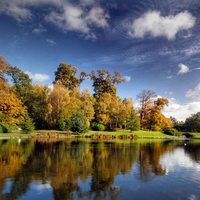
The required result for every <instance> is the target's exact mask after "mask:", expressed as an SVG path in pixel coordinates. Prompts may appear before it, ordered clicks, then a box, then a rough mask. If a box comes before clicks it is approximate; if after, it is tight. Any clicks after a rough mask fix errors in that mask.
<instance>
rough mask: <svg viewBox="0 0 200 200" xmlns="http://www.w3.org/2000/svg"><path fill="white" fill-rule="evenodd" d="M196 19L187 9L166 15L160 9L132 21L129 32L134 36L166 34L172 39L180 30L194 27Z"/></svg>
mask: <svg viewBox="0 0 200 200" xmlns="http://www.w3.org/2000/svg"><path fill="white" fill-rule="evenodd" d="M195 21H196V18H195V17H193V16H192V15H191V14H190V13H189V12H187V11H185V12H181V13H179V14H177V15H175V16H173V15H169V16H165V17H164V16H161V14H160V12H158V11H149V12H147V13H145V14H144V15H143V16H142V17H140V18H138V19H136V20H135V21H134V22H133V23H132V25H131V26H130V27H129V31H128V34H129V35H130V36H131V37H133V38H134V37H138V38H143V37H144V36H145V35H146V34H151V35H152V36H153V37H158V36H164V37H166V38H167V39H168V40H172V39H174V38H175V36H176V34H177V33H178V32H179V31H181V30H188V29H190V28H192V27H193V26H194V24H195Z"/></svg>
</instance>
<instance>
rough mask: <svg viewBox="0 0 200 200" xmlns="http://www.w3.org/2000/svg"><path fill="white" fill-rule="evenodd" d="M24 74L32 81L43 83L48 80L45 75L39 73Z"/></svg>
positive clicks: (47, 76) (48, 77)
mask: <svg viewBox="0 0 200 200" xmlns="http://www.w3.org/2000/svg"><path fill="white" fill-rule="evenodd" d="M25 73H26V74H28V75H29V77H30V78H31V79H32V80H33V81H38V82H43V81H47V80H49V79H50V76H49V75H47V74H39V73H35V74H33V73H31V72H29V71H26V72H25Z"/></svg>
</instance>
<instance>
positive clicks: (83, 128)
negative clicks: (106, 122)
mask: <svg viewBox="0 0 200 200" xmlns="http://www.w3.org/2000/svg"><path fill="white" fill-rule="evenodd" d="M70 129H71V131H73V132H74V133H85V132H87V131H88V126H87V120H86V118H85V116H84V115H83V114H82V113H81V112H80V111H76V112H74V113H73V114H72V117H71V118H70Z"/></svg>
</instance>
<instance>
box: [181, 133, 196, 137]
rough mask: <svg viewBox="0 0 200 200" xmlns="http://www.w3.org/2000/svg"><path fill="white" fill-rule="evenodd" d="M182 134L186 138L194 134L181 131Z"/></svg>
mask: <svg viewBox="0 0 200 200" xmlns="http://www.w3.org/2000/svg"><path fill="white" fill-rule="evenodd" d="M182 135H184V136H185V137H186V138H193V137H194V135H193V134H192V133H183V134H182Z"/></svg>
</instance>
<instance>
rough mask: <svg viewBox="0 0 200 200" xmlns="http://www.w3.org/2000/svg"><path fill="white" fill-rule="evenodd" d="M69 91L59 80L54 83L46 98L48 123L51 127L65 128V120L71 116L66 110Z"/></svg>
mask: <svg viewBox="0 0 200 200" xmlns="http://www.w3.org/2000/svg"><path fill="white" fill-rule="evenodd" d="M69 93H70V91H69V89H67V88H66V87H65V86H64V85H63V84H62V83H61V82H60V81H57V82H56V83H55V84H54V88H53V90H52V92H51V93H50V95H49V100H48V123H49V125H50V126H51V127H54V128H55V127H56V126H57V128H58V129H61V130H62V129H65V127H66V121H67V120H69V118H70V117H71V116H70V113H69V110H68V105H69V104H70V101H71V98H70V95H69ZM61 124H62V126H61Z"/></svg>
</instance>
